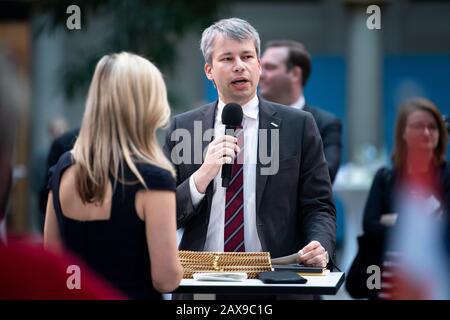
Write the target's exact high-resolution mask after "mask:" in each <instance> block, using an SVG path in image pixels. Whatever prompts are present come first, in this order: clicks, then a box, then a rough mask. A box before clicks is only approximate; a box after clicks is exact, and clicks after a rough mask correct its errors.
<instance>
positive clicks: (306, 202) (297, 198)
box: [164, 98, 336, 257]
mask: <svg viewBox="0 0 450 320" xmlns="http://www.w3.org/2000/svg"><path fill="white" fill-rule="evenodd" d="M216 104H217V102H215V103H211V104H207V105H205V106H202V107H200V108H197V109H195V110H192V111H189V112H186V113H183V114H180V115H178V116H176V117H175V118H174V119H173V121H172V123H171V127H170V130H169V132H168V134H167V137H166V144H165V146H164V150H165V152H166V155H167V156H168V157H169V159H171V160H172V162H174V163H178V162H179V160H180V156H183V154H182V153H181V152H180V151H179V150H177V149H174V146H175V145H176V144H177V142H178V141H172V140H171V134H172V132H173V131H174V130H176V129H180V128H184V129H187V131H189V132H190V133H193V132H194V126H195V124H194V121H200V122H201V127H202V129H203V132H205V130H207V129H210V128H213V126H214V118H215V110H216V109H217V108H216ZM273 124H275V125H276V126H278V128H279V137H280V139H279V170H278V173H276V174H275V175H270V176H268V175H261V171H260V169H261V168H263V167H264V165H263V164H262V163H261V161H260V159H258V162H257V168H256V179H257V181H256V224H257V231H258V236H259V239H260V241H261V245H262V250H263V251H269V252H270V253H271V256H272V257H279V256H284V255H288V254H292V253H296V252H297V251H298V250H299V249H301V248H302V247H303V246H304V245H306V244H307V243H308V242H309V241H312V240H317V241H319V242H320V243H321V244H322V246H323V247H324V248H325V249H326V250H327V251H328V253H329V254H330V255H333V252H334V247H335V238H336V219H335V207H334V204H333V200H332V191H331V183H330V178H329V174H328V170H327V164H326V162H325V158H324V155H323V149H322V143H321V139H320V136H319V132H318V130H317V127H316V124H315V122H314V119H313V118H312V116H311V114H310V113H308V112H304V111H299V110H295V109H293V108H286V107H285V106H281V105H277V104H272V103H269V102H267V101H265V100H263V99H261V98H260V104H259V129H273V128H275V126H274V125H273ZM198 125H199V124H197V126H198ZM184 138H185V139H181V141H182V143H185V144H186V143H187V144H189V142H190V143H191V146H190V151H191V153H190V158H191V163H193V160H194V148H197V149H200V147H201V150H205V147H206V146H207V145H208V144H209V142H210V140H208V141H202V137H201V135H197V136H195V135H191V137H189V138H186V137H184ZM269 138H270V134H269ZM186 139H187V140H190V141H185V140H186ZM260 140H261V139H259V140H258V144H260V143H261V141H260ZM269 140H270V139H269ZM276 143H277V141H270V142H269V143H268V149H270V150H271V149H273V148H274V146H275V144H276ZM259 148H260V146H259V145H258V150H259ZM172 151H174V152H172ZM172 153H173V154H172ZM267 154H269V155H270V154H271V151H269V152H267ZM258 158H259V157H258ZM200 165H201V164H200V163H198V164H186V163H181V164H176V165H175V168H176V172H177V223H178V227H179V228H180V227H184V234H183V238H182V240H181V243H180V249H181V250H196V251H202V250H204V245H205V240H206V234H207V230H208V224H209V218H210V210H211V203H212V197H213V181H212V182H211V183H210V184H209V186H208V188H207V190H206V196H205V197H204V198H203V200H202V201H201V202H200V204H199V205H198V206H197V208H194V207H193V204H192V200H191V196H190V190H189V177H190V176H191V175H192V174H193V173H194V172H195V171H196V170H197V169H198V168H199V167H200Z"/></svg>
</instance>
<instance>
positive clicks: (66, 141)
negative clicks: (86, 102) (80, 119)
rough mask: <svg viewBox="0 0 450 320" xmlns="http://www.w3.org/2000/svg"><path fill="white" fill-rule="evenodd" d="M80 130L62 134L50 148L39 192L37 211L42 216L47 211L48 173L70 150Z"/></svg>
mask: <svg viewBox="0 0 450 320" xmlns="http://www.w3.org/2000/svg"><path fill="white" fill-rule="evenodd" d="M79 131H80V129H79V128H77V129H74V130H71V131H68V132H66V133H64V134H63V135H62V136H60V137H58V138H56V139H55V140H54V141H53V142H52V145H51V147H50V151H49V152H48V156H47V166H46V168H45V179H44V181H43V183H42V186H41V188H40V190H39V209H40V210H41V213H42V215H43V216H45V211H46V210H47V198H48V189H47V185H48V172H49V170H50V168H51V167H53V166H54V165H55V164H56V163H57V162H58V160H59V158H60V157H61V156H62V155H63V154H64V153H66V152H67V151H69V150H72V148H73V146H74V145H75V142H76V140H77V136H78V133H79Z"/></svg>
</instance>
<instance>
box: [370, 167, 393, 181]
mask: <svg viewBox="0 0 450 320" xmlns="http://www.w3.org/2000/svg"><path fill="white" fill-rule="evenodd" d="M394 174H395V170H394V169H393V168H392V167H389V166H383V167H381V168H379V169H378V170H377V172H376V173H375V178H378V179H390V178H391V177H392V176H393V175H394Z"/></svg>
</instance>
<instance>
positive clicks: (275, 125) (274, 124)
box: [270, 122, 278, 128]
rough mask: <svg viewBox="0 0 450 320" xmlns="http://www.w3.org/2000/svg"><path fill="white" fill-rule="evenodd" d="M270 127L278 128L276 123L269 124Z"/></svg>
mask: <svg viewBox="0 0 450 320" xmlns="http://www.w3.org/2000/svg"><path fill="white" fill-rule="evenodd" d="M270 124H271V125H273V126H274V127H275V128H278V125H277V124H276V123H273V122H271V123H270Z"/></svg>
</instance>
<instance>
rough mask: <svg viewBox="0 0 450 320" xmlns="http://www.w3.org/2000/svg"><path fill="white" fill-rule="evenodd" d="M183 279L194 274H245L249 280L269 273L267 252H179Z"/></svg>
mask: <svg viewBox="0 0 450 320" xmlns="http://www.w3.org/2000/svg"><path fill="white" fill-rule="evenodd" d="M179 256H180V261H181V265H182V266H183V268H184V274H183V278H192V275H193V274H194V273H196V272H246V273H247V276H248V277H249V278H250V279H252V278H253V279H254V278H256V276H257V275H258V273H260V272H263V271H271V270H272V264H271V262H270V253H269V252H208V251H185V250H180V251H179Z"/></svg>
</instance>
